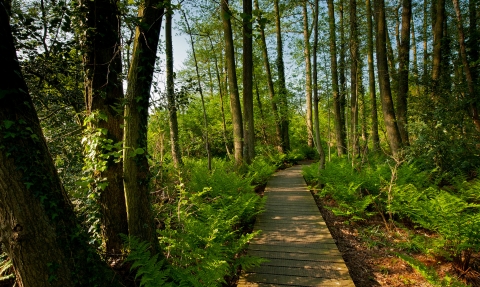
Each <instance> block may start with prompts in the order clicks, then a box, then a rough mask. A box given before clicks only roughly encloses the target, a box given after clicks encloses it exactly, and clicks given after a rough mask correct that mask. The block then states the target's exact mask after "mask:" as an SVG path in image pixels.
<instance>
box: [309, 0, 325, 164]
mask: <svg viewBox="0 0 480 287" xmlns="http://www.w3.org/2000/svg"><path fill="white" fill-rule="evenodd" d="M318 1H319V0H315V11H314V13H315V16H314V19H313V21H314V22H313V23H314V36H313V71H312V72H313V110H314V118H315V119H314V125H315V128H314V129H315V130H314V132H315V141H316V146H317V151H318V154H319V155H320V159H319V165H318V168H319V169H325V152H324V151H323V146H322V141H321V138H320V120H319V118H318V117H319V114H318V101H319V98H318V76H317V71H318V69H317V50H318Z"/></svg>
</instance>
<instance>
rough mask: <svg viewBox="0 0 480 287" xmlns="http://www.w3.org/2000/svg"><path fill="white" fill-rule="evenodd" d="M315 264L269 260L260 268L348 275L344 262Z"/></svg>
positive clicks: (303, 261) (312, 262)
mask: <svg viewBox="0 0 480 287" xmlns="http://www.w3.org/2000/svg"><path fill="white" fill-rule="evenodd" d="M326 263H327V264H325V262H317V261H309V260H284V259H275V258H270V259H268V262H265V263H262V266H284V267H296V268H307V269H323V270H336V271H338V272H344V273H348V268H347V266H346V265H345V263H344V262H326Z"/></svg>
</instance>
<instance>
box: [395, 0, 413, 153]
mask: <svg viewBox="0 0 480 287" xmlns="http://www.w3.org/2000/svg"><path fill="white" fill-rule="evenodd" d="M411 9H412V0H402V31H401V42H400V50H399V51H398V61H399V66H398V90H397V125H398V131H399V132H400V136H401V138H402V143H403V145H408V144H409V140H408V129H407V123H408V113H407V107H408V105H407V102H408V75H409V70H410V69H409V64H410V22H411V19H412V10H411Z"/></svg>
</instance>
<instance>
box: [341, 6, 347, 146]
mask: <svg viewBox="0 0 480 287" xmlns="http://www.w3.org/2000/svg"><path fill="white" fill-rule="evenodd" d="M343 1H344V0H340V3H339V5H340V6H339V13H340V17H339V18H340V23H339V24H340V59H339V74H340V75H339V85H340V89H339V92H340V96H339V100H340V125H341V128H342V130H341V136H342V143H343V147H344V149H345V151H346V153H347V155H348V142H347V121H346V120H347V119H346V117H345V115H346V114H345V108H346V105H347V88H346V82H347V81H346V78H345V69H346V64H345V51H346V48H345V46H346V39H345V21H344V16H343V9H344V8H345V7H344V6H343V3H344V2H343Z"/></svg>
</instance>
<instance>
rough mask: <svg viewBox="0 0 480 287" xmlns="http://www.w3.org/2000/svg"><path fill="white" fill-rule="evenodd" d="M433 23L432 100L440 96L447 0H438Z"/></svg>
mask: <svg viewBox="0 0 480 287" xmlns="http://www.w3.org/2000/svg"><path fill="white" fill-rule="evenodd" d="M432 14H433V15H435V18H434V23H433V64H432V100H433V101H434V102H435V101H437V100H438V97H439V96H440V86H441V85H440V76H441V71H442V38H443V26H444V25H443V22H444V20H445V0H437V1H436V4H435V13H432Z"/></svg>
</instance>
